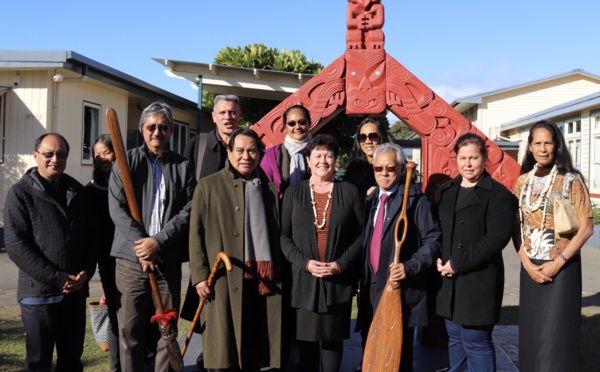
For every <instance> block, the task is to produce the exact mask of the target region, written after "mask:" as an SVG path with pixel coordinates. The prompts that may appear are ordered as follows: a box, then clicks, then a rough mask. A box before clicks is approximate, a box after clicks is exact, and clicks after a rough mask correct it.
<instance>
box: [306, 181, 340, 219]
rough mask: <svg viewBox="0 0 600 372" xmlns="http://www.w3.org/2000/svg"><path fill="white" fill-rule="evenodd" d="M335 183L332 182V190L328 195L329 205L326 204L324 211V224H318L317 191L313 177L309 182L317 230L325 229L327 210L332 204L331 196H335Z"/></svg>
mask: <svg viewBox="0 0 600 372" xmlns="http://www.w3.org/2000/svg"><path fill="white" fill-rule="evenodd" d="M334 184H335V182H333V181H331V188H330V189H329V194H328V195H327V204H325V209H324V210H323V222H322V223H318V218H317V202H315V190H314V189H313V182H312V177H311V178H310V181H308V188H309V189H310V202H311V204H312V208H313V214H314V215H315V226H316V227H317V229H322V228H324V227H325V222H326V219H327V209H328V208H329V203H330V202H331V195H332V194H333V185H334Z"/></svg>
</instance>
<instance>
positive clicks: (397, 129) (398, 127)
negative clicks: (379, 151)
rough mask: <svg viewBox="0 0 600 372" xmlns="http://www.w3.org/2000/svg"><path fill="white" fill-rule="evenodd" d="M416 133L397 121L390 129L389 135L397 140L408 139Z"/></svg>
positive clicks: (400, 121)
mask: <svg viewBox="0 0 600 372" xmlns="http://www.w3.org/2000/svg"><path fill="white" fill-rule="evenodd" d="M414 133H415V131H414V130H412V129H411V128H410V127H409V126H408V125H407V124H406V123H405V122H403V121H402V120H397V121H396V122H394V124H392V126H391V127H390V131H389V134H390V136H392V137H394V139H397V140H403V139H408V138H410V136H412V135H413V134H414Z"/></svg>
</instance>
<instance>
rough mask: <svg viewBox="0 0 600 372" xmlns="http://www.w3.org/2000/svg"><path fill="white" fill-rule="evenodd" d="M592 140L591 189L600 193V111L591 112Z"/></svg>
mask: <svg viewBox="0 0 600 372" xmlns="http://www.w3.org/2000/svg"><path fill="white" fill-rule="evenodd" d="M590 120H591V124H592V141H591V146H592V149H591V159H590V163H591V164H590V165H591V167H590V168H591V169H590V177H589V182H590V189H591V190H593V192H594V193H600V111H596V112H593V111H592V113H591V118H590Z"/></svg>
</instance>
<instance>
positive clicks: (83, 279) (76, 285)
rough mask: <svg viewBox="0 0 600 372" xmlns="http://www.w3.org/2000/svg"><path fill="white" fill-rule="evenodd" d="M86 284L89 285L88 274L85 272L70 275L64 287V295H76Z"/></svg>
mask: <svg viewBox="0 0 600 372" xmlns="http://www.w3.org/2000/svg"><path fill="white" fill-rule="evenodd" d="M85 283H87V274H86V273H85V271H82V272H80V273H79V274H77V275H69V279H67V281H66V282H65V284H64V285H63V287H62V293H64V294H71V293H75V292H77V291H79V290H81V289H82V288H83V286H84V285H85Z"/></svg>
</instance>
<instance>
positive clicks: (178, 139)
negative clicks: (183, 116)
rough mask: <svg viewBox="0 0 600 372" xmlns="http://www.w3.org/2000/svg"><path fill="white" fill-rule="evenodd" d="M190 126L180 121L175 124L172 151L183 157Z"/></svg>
mask: <svg viewBox="0 0 600 372" xmlns="http://www.w3.org/2000/svg"><path fill="white" fill-rule="evenodd" d="M189 130H190V129H189V126H188V125H187V124H185V123H182V122H180V121H174V122H173V135H172V136H171V150H172V151H174V152H176V153H178V154H181V155H183V150H185V145H186V144H187V140H188V138H189Z"/></svg>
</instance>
